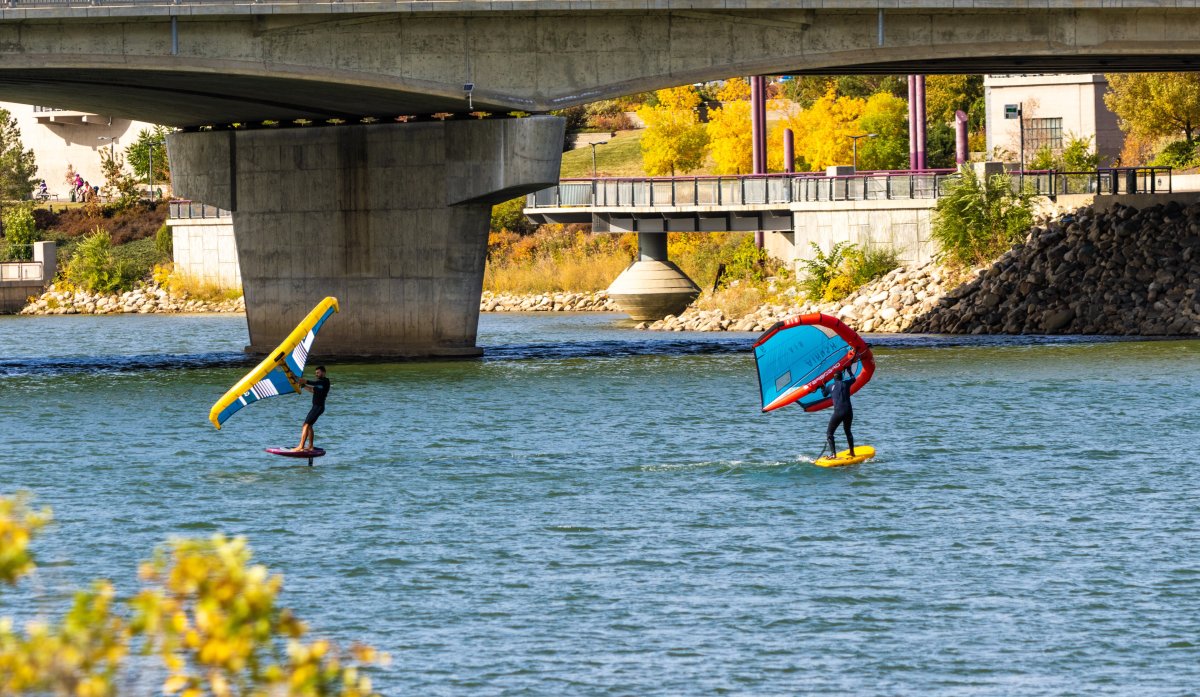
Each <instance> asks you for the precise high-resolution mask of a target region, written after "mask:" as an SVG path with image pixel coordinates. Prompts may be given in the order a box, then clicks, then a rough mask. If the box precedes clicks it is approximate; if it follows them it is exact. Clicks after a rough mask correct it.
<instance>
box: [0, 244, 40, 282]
mask: <svg viewBox="0 0 1200 697" xmlns="http://www.w3.org/2000/svg"><path fill="white" fill-rule="evenodd" d="M32 250H33V245H31V244H0V281H41V280H42V262H40V261H33V260H32V259H22V258H17V255H16V252H18V251H20V252H22V254H21V256H24V253H30V255H31V256H32Z"/></svg>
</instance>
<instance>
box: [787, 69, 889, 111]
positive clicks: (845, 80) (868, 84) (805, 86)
mask: <svg viewBox="0 0 1200 697" xmlns="http://www.w3.org/2000/svg"><path fill="white" fill-rule="evenodd" d="M830 89H832V90H833V91H834V94H836V95H837V96H839V97H857V98H859V99H866V98H868V97H870V96H871V95H873V94H879V93H881V92H883V93H887V94H890V95H892V96H893V97H902V98H903V97H904V96H906V95H907V94H908V85H907V82H906V81H905V79H904V77H902V76H899V75H797V76H795V77H793V78H792V79H791V80H788V81H787V82H785V83H783V96H784V97H786V98H788V99H790V100H792V101H793V102H796V103H797V104H799V105H800V106H801V107H802V108H804V109H807V108H809V107H811V106H812V105H813V104H814V103H815V102H816V101H817V100H819V99H821V98H822V97H824V96H825V94H826V93H827V92H828V91H829V90H830Z"/></svg>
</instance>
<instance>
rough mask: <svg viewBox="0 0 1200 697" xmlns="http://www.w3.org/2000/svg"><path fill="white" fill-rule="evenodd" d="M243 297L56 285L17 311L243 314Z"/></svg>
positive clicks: (153, 288)
mask: <svg viewBox="0 0 1200 697" xmlns="http://www.w3.org/2000/svg"><path fill="white" fill-rule="evenodd" d="M245 311H246V301H245V299H244V298H242V297H238V298H236V299H233V300H222V301H219V302H209V301H206V300H198V299H195V298H187V297H176V296H172V295H171V294H170V293H168V292H167V289H165V288H163V287H162V286H159V285H157V284H153V283H149V284H146V285H143V286H139V287H137V288H135V289H133V290H131V291H127V292H125V293H121V294H119V295H118V294H111V295H109V294H105V293H90V292H88V291H85V290H67V289H64V288H59V287H57V286H50V289H49V290H47V291H46V292H45V293H42V294H41V295H39V296H38V297H36V298H34V299H33V300H32V301H31V302H30V303H29V304H28V305H26V306H25V307H24V308H23V309H22V310H21V312H20V314H22V315H120V314H142V315H145V314H151V313H162V314H183V313H200V312H245Z"/></svg>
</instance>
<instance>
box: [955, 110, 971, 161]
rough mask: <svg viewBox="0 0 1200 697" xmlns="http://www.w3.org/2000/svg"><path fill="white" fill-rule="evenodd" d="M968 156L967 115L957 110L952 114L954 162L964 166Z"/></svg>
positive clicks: (969, 154)
mask: <svg viewBox="0 0 1200 697" xmlns="http://www.w3.org/2000/svg"><path fill="white" fill-rule="evenodd" d="M970 156H971V153H970V152H968V150H967V115H966V114H964V113H963V110H962V109H959V110H958V111H956V112H954V161H955V162H957V163H958V164H960V165H961V164H965V163H966V161H967V160H968V159H969V158H970Z"/></svg>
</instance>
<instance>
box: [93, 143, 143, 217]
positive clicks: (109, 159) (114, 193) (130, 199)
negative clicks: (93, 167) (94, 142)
mask: <svg viewBox="0 0 1200 697" xmlns="http://www.w3.org/2000/svg"><path fill="white" fill-rule="evenodd" d="M100 169H101V171H103V172H104V186H103V188H102V189H101V191H103V192H104V195H105V196H106V197H108V200H109V201H113V202H115V203H116V205H117V208H119V209H125V208H128V207H130V206H132V205H133V204H134V203H135V202H136V201H137V198H138V181H137V179H135V178H133V177H132V176H131V175H130V174H129V173H128V172H126V171H125V157H124V155H122V154H121V153H114V152H113V151H112V150H111V149H109V148H102V149H101V150H100Z"/></svg>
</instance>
